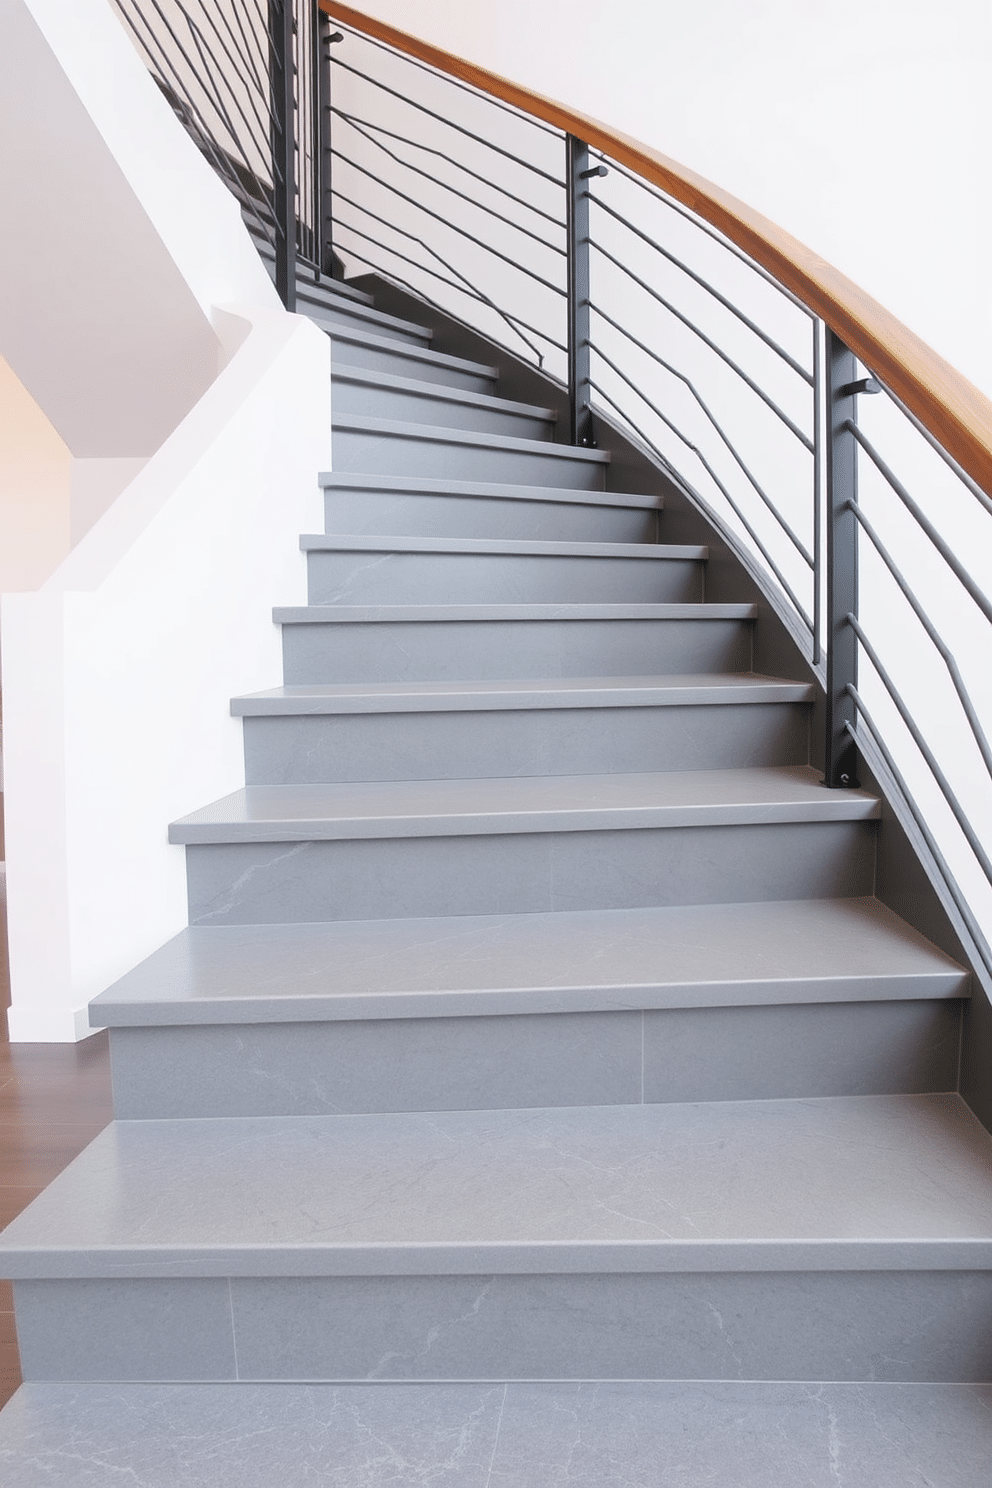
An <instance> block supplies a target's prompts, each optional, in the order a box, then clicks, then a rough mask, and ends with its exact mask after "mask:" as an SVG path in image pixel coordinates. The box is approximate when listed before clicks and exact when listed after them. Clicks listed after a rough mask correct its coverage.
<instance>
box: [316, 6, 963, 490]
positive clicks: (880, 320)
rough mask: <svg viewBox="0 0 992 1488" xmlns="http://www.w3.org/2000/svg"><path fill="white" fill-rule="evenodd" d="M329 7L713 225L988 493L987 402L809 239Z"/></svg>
mask: <svg viewBox="0 0 992 1488" xmlns="http://www.w3.org/2000/svg"><path fill="white" fill-rule="evenodd" d="M319 4H320V8H321V10H323V11H324V12H326V14H327V15H329V16H331V17H332V18H335V19H337V20H339V21H341V22H342V23H343V24H345V25H347V26H352V27H353V28H354V29H355V30H356V31H361V32H363V33H364V34H365V35H366V36H371V37H374V38H376V39H377V40H379V41H384V42H387V43H388V44H389V45H390V46H393V47H395V48H396V49H397V51H400V52H405V53H407V54H408V55H409V56H411V57H416V58H418V59H419V60H420V61H422V62H428V63H430V65H431V66H432V67H436V68H438V69H439V70H440V71H441V72H446V73H450V75H451V76H452V77H456V78H460V79H461V80H462V82H466V83H471V84H472V85H473V87H476V88H480V89H481V90H482V91H483V92H485V93H491V94H492V95H493V96H494V97H495V98H499V99H502V100H503V101H504V102H505V103H510V104H513V106H514V107H515V108H519V109H522V110H523V111H524V112H525V113H528V114H533V115H534V117H535V118H537V119H542V120H543V121H544V122H545V123H547V124H553V125H554V126H555V127H556V128H558V129H562V130H565V131H566V132H567V133H569V134H575V135H578V136H579V137H580V138H581V139H584V140H585V141H586V143H587V144H589V145H593V146H594V147H595V148H596V149H598V150H602V151H603V152H604V153H605V154H607V155H610V156H612V157H613V159H614V160H618V161H619V162H620V163H621V164H622V165H626V166H627V167H628V168H629V169H630V170H632V171H635V172H636V173H637V175H639V176H641V177H643V179H644V180H645V181H649V182H651V184H652V185H654V186H659V187H660V188H661V189H662V190H663V191H666V192H667V193H668V194H669V195H670V196H673V197H674V198H675V199H676V200H677V201H680V202H682V203H683V205H684V206H687V207H689V208H690V209H691V210H692V211H693V212H695V213H697V215H698V216H700V217H702V218H704V219H705V220H706V221H707V222H709V223H711V224H712V226H713V227H716V228H718V229H719V231H720V232H722V233H723V234H724V235H725V236H726V237H728V238H729V239H730V240H731V242H733V243H736V244H737V245H738V247H740V248H743V249H744V251H745V252H746V253H748V254H749V255H750V256H751V258H753V259H754V260H755V262H756V263H759V264H760V265H761V266H762V268H764V269H767V270H768V272H769V273H770V274H772V275H773V276H774V277H775V278H776V279H777V280H778V281H779V283H780V284H783V285H785V287H786V288H787V289H790V290H791V291H792V293H793V294H794V295H797V296H798V298H799V299H801V300H802V301H803V303H804V304H805V305H808V306H809V308H810V309H811V310H813V311H815V313H816V314H817V315H819V316H820V317H821V318H822V319H823V320H824V321H825V322H826V323H827V325H828V326H830V327H831V329H832V330H833V331H835V332H836V333H837V335H838V336H840V337H841V339H842V340H843V341H844V342H845V343H846V344H847V345H848V346H849V347H850V348H851V350H852V351H853V352H854V353H855V354H856V355H857V356H858V357H859V358H860V359H861V361H863V362H864V363H865V365H866V366H867V367H869V368H870V369H871V371H872V372H874V373H875V374H876V375H877V376H878V377H880V378H881V380H882V381H883V382H884V383H885V384H886V386H887V387H889V388H891V390H892V392H893V393H895V394H896V396H897V397H898V398H900V399H901V400H902V402H903V403H905V405H906V407H907V408H909V409H910V410H911V411H912V412H913V413H914V414H915V415H916V417H917V418H918V419H919V420H920V423H921V424H923V425H924V427H925V428H927V429H929V431H930V433H931V434H933V436H934V437H935V438H936V439H937V440H938V441H939V443H940V444H941V445H942V446H943V448H944V449H945V450H947V452H948V454H950V455H951V456H953V458H954V459H955V460H957V462H958V464H959V465H961V466H962V467H963V469H965V470H966V471H967V472H968V474H969V475H970V476H971V477H972V479H973V480H975V481H977V483H978V484H979V485H980V486H981V487H982V489H983V490H984V491H987V492H988V493H989V494H990V495H992V402H990V401H989V399H988V398H986V396H985V394H984V393H982V392H980V391H979V389H978V388H976V387H975V385H974V383H972V382H969V381H968V379H967V378H966V377H963V376H962V375H961V373H960V372H958V371H957V370H956V369H955V368H954V367H952V366H951V364H950V362H947V361H945V360H944V358H943V357H941V356H939V355H938V354H937V352H935V351H934V350H933V348H932V347H931V346H928V345H927V343H926V342H925V341H923V340H921V339H920V337H919V336H917V335H916V334H915V333H914V332H913V331H911V330H910V329H909V328H908V326H904V325H903V324H902V322H901V321H900V320H897V319H896V317H895V316H894V315H892V314H891V313H890V312H889V311H888V310H886V309H885V307H884V305H880V304H879V303H878V301H877V300H874V299H872V297H871V296H870V295H868V294H866V293H865V291H864V290H863V289H859V288H858V286H857V285H856V284H855V283H853V281H852V280H850V279H848V278H847V276H846V275H845V274H842V273H841V272H840V270H839V269H835V268H833V267H832V265H831V264H829V263H827V262H826V260H825V259H823V258H821V257H820V256H819V254H816V253H814V252H813V251H812V249H810V248H807V247H806V245H805V244H804V243H800V242H799V240H798V238H794V237H792V236H791V234H790V233H787V232H785V231H784V229H783V228H781V227H777V226H776V224H775V223H774V222H770V221H769V220H768V218H767V217H763V216H762V215H761V213H760V212H755V211H754V210H753V209H752V208H751V207H749V206H747V205H746V203H744V202H742V201H739V200H738V199H737V197H735V196H731V194H730V192H729V191H724V190H723V189H722V188H721V187H719V186H714V185H713V183H712V182H711V181H707V180H706V179H705V178H704V177H703V176H698V175H696V173H695V172H694V171H691V170H687V169H686V167H685V166H682V165H679V164H678V163H677V162H676V161H674V160H669V159H668V157H667V156H665V155H662V154H660V153H659V152H658V151H657V150H652V149H651V148H650V146H648V145H642V144H641V143H640V142H639V141H638V140H635V139H631V138H630V137H629V136H628V135H625V134H620V133H618V132H617V131H616V130H614V129H610V128H609V127H608V126H607V125H605V124H601V123H599V121H598V120H596V119H591V118H589V117H588V116H587V115H585V114H579V113H576V112H575V111H574V110H573V109H570V108H566V107H565V105H564V104H561V103H556V102H555V101H554V100H553V99H550V98H543V97H542V96H541V95H540V94H539V93H531V92H530V90H529V89H527V88H522V87H520V85H519V84H517V83H512V82H509V81H508V80H507V79H506V78H503V77H500V76H498V74H496V73H494V72H488V71H487V70H486V69H485V68H484V67H477V66H475V64H474V63H471V62H466V61H465V60H464V59H463V58H461V57H455V56H452V55H451V53H450V52H445V51H442V50H441V49H440V48H439V47H435V46H431V45H429V44H428V43H427V42H425V41H420V40H419V39H418V38H417V37H415V36H410V35H408V34H407V33H406V32H405V31H398V30H397V29H396V28H395V27H394V26H387V25H385V24H384V22H382V21H377V20H373V19H372V17H370V16H366V15H363V14H362V13H361V11H358V10H354V9H352V7H351V6H350V5H338V4H336V3H335V0H319Z"/></svg>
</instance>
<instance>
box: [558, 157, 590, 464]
mask: <svg viewBox="0 0 992 1488" xmlns="http://www.w3.org/2000/svg"><path fill="white" fill-rule="evenodd" d="M588 176H589V146H588V145H587V144H585V143H584V142H583V141H582V140H580V139H576V138H575V135H574V134H569V135H566V136H565V182H566V193H565V194H566V224H567V235H568V244H567V246H568V398H569V404H570V406H571V440H572V443H573V444H581V445H586V446H587V447H589V448H592V447H594V446H595V444H596V439H595V434H594V431H593V424H592V408H591V404H592V388H591V387H590V383H589V379H590V376H591V366H590V348H589V186H588Z"/></svg>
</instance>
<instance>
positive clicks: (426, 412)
mask: <svg viewBox="0 0 992 1488" xmlns="http://www.w3.org/2000/svg"><path fill="white" fill-rule="evenodd" d="M331 407H332V409H333V410H334V415H335V417H339V416H341V415H342V414H348V413H360V414H363V415H365V416H366V417H368V418H382V419H398V420H400V421H402V422H403V423H408V424H430V425H432V426H433V427H435V428H438V429H472V430H473V431H475V432H477V433H485V434H503V435H506V437H507V438H511V439H550V438H551V435H552V433H553V431H554V420H553V419H547V418H542V417H540V416H539V415H535V414H526V413H516V412H514V411H512V410H509V409H507V410H505V411H504V410H503V409H502V408H487V407H485V406H483V407H479V405H478V404H476V403H464V402H462V401H460V400H457V399H452V398H447V397H445V395H444V392H443V390H442V389H439V388H438V389H436V390H434V391H428V390H426V389H425V391H424V392H423V393H420V392H413V391H405V390H402V389H398V388H390V387H374V386H369V385H368V384H366V383H356V382H350V381H348V379H347V378H346V377H345V376H344V375H343V374H339V375H338V376H336V377H333V378H332V379H331Z"/></svg>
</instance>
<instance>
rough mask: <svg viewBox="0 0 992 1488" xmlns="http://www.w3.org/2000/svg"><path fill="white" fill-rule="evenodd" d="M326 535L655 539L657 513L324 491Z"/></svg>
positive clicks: (545, 503) (472, 498)
mask: <svg viewBox="0 0 992 1488" xmlns="http://www.w3.org/2000/svg"><path fill="white" fill-rule="evenodd" d="M324 528H325V531H326V532H328V533H339V534H342V535H345V534H347V535H350V536H356V535H359V534H364V535H365V536H368V537H374V536H379V535H383V536H387V537H509V538H515V537H516V538H528V537H531V538H539V539H543V540H546V541H549V542H554V541H557V542H655V541H656V540H657V537H658V514H657V512H654V511H645V510H643V509H642V508H638V507H632V508H630V509H625V508H624V507H619V506H604V507H601V506H585V505H580V504H578V503H570V502H567V501H513V500H505V501H501V500H498V499H497V500H493V499H489V498H483V497H476V496H430V495H419V494H418V495H393V494H391V493H389V492H386V491H354V492H351V491H328V492H327V493H326V495H325V497H324Z"/></svg>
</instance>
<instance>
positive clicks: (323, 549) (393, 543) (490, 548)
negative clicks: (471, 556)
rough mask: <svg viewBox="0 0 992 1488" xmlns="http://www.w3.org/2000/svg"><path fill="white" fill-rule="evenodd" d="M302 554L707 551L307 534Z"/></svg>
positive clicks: (698, 550) (654, 554) (651, 556)
mask: <svg viewBox="0 0 992 1488" xmlns="http://www.w3.org/2000/svg"><path fill="white" fill-rule="evenodd" d="M300 547H301V548H302V549H303V551H304V552H305V553H491V554H496V555H497V556H498V555H501V554H506V555H508V556H512V555H513V554H520V555H523V556H532V557H541V558H632V559H635V560H639V559H645V560H647V561H649V562H650V561H652V560H653V561H654V562H668V561H670V560H671V559H673V558H678V559H688V560H691V561H704V560H705V559H706V558H708V557H709V548H707V547H705V546H704V545H703V544H701V543H621V542H612V543H611V542H548V541H545V540H543V539H537V538H533V539H532V538H506V537H394V536H382V537H378V536H377V537H362V536H358V535H355V536H352V535H350V534H349V535H346V536H340V537H339V536H338V535H337V534H336V533H330V534H328V533H324V532H317V533H306V534H304V536H303V537H301V538H300Z"/></svg>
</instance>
